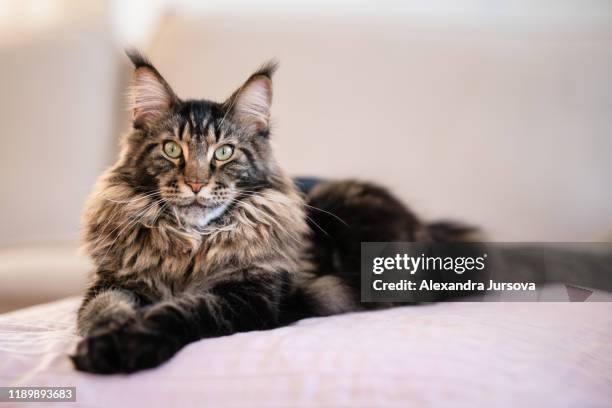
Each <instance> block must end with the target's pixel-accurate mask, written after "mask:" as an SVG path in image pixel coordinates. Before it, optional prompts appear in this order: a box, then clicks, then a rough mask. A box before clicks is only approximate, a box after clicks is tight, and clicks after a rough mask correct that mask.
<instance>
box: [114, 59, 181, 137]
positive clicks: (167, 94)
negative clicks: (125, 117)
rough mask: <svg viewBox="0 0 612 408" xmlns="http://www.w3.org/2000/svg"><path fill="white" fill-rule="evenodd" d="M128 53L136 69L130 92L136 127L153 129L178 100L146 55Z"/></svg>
mask: <svg viewBox="0 0 612 408" xmlns="http://www.w3.org/2000/svg"><path fill="white" fill-rule="evenodd" d="M126 53H127V55H128V57H129V58H130V60H131V61H132V63H133V64H134V68H135V70H134V77H133V80H132V85H131V87H130V92H129V98H130V108H131V109H132V112H133V118H134V127H137V128H138V127H145V128H147V127H151V126H152V125H153V124H154V123H155V122H157V121H158V120H160V119H162V118H163V117H165V116H166V115H167V114H168V111H169V110H170V109H171V108H172V106H173V104H175V103H177V101H178V98H177V97H176V95H175V94H174V92H173V91H172V89H171V88H170V85H168V83H167V82H166V81H165V80H164V78H163V77H162V76H161V75H160V73H159V72H158V71H157V69H156V68H155V67H154V66H153V64H151V63H150V62H149V60H148V59H147V58H146V57H145V56H144V55H142V54H141V53H140V52H138V51H137V50H129V51H127V52H126Z"/></svg>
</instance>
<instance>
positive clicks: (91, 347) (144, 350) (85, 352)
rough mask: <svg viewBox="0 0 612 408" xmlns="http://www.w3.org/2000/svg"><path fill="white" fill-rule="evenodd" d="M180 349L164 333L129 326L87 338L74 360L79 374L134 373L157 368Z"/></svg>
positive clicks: (78, 348)
mask: <svg viewBox="0 0 612 408" xmlns="http://www.w3.org/2000/svg"><path fill="white" fill-rule="evenodd" d="M179 348H180V346H179V344H178V342H176V341H175V340H173V339H172V338H170V337H168V336H166V335H164V334H162V333H157V332H154V331H149V330H146V329H144V328H138V327H129V326H128V327H123V328H121V329H117V330H112V331H107V332H103V333H97V334H93V335H90V336H88V337H85V338H84V339H83V340H81V342H79V344H78V346H77V349H76V352H75V354H74V355H73V356H71V359H72V362H73V364H74V366H75V368H76V369H77V370H80V371H87V372H90V373H97V374H114V373H132V372H135V371H139V370H144V369H147V368H153V367H157V366H158V365H160V364H162V363H164V362H165V361H167V360H168V359H170V357H172V356H173V355H174V354H175V353H176V352H177V351H178V350H179Z"/></svg>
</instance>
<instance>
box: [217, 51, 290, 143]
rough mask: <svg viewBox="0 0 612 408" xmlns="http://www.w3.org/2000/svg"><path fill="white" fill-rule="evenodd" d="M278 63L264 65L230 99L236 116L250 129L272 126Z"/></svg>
mask: <svg viewBox="0 0 612 408" xmlns="http://www.w3.org/2000/svg"><path fill="white" fill-rule="evenodd" d="M277 67H278V64H277V63H276V62H275V61H270V62H268V63H266V64H264V65H262V66H261V67H260V68H259V69H258V70H257V71H256V72H255V73H254V74H253V75H251V76H250V77H249V79H248V80H247V81H246V82H245V83H244V85H242V87H240V89H238V90H237V91H236V92H235V93H234V94H233V95H232V97H231V98H230V100H229V101H228V102H229V104H230V106H231V109H232V113H233V115H234V117H235V118H236V119H237V120H238V122H240V123H241V124H242V125H243V126H245V127H246V128H247V129H248V130H249V131H252V132H261V131H265V130H267V129H268V128H269V126H270V107H271V106H272V75H273V74H274V72H275V71H276V69H277Z"/></svg>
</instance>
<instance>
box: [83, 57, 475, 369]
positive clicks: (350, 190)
mask: <svg viewBox="0 0 612 408" xmlns="http://www.w3.org/2000/svg"><path fill="white" fill-rule="evenodd" d="M129 57H130V58H131V60H132V62H133V64H134V66H135V70H134V78H133V85H132V89H131V103H132V106H131V109H132V112H133V126H132V129H131V131H130V132H129V134H127V135H126V137H125V138H124V140H123V144H122V149H121V153H120V157H119V160H118V161H117V163H116V164H115V165H114V166H113V167H112V168H110V169H109V170H108V171H107V172H106V173H105V174H104V175H103V176H102V177H101V179H100V181H99V183H98V185H97V187H96V189H95V191H94V192H93V193H92V195H91V197H90V200H89V202H88V205H87V208H86V212H85V217H84V222H85V238H84V240H85V248H86V251H87V253H88V254H89V256H90V257H91V259H92V260H93V262H94V264H95V267H96V271H95V279H94V281H93V283H92V284H91V286H90V288H89V290H88V291H87V293H86V295H85V298H84V301H83V303H82V306H81V308H80V310H79V313H78V330H79V333H80V334H81V335H82V336H83V340H82V341H81V342H80V343H79V345H78V347H77V350H76V352H75V354H74V356H72V360H73V362H74V365H75V366H76V368H78V369H79V370H83V371H90V372H96V373H116V372H133V371H137V370H140V369H145V368H150V367H155V366H157V365H159V364H161V363H163V362H164V361H166V360H168V359H169V358H170V357H172V356H173V355H174V354H175V353H176V352H177V351H178V350H180V349H181V348H182V347H183V346H184V345H185V344H187V343H189V342H193V341H195V340H198V339H201V338H206V337H214V336H222V335H227V334H231V333H235V332H239V331H247V330H259V329H267V328H273V327H277V326H279V325H282V324H287V323H289V322H292V321H295V320H297V319H300V318H303V317H307V316H324V315H330V314H335V313H342V312H348V311H354V310H359V309H361V308H363V307H364V306H363V305H362V304H360V302H359V254H360V252H359V251H360V242H362V241H413V240H417V239H432V240H436V239H454V238H455V237H459V236H461V235H462V234H464V233H467V232H469V230H468V229H464V228H462V227H454V226H452V225H446V224H440V225H433V226H432V225H425V224H423V223H421V222H420V221H419V220H418V219H417V218H416V217H415V216H414V215H413V214H412V213H411V212H410V211H409V210H408V209H406V207H404V205H403V204H402V203H400V202H399V201H398V200H397V199H395V198H394V197H393V196H391V195H390V194H389V193H388V192H387V191H386V190H384V189H383V188H380V187H377V186H375V185H371V184H367V183H359V182H355V181H345V182H323V183H319V184H318V185H316V186H315V187H313V188H312V189H311V190H310V191H309V192H308V193H307V194H305V193H303V192H301V191H299V190H298V189H297V188H296V186H295V184H294V182H293V180H292V179H291V178H290V177H288V176H287V174H285V172H284V171H283V170H282V168H281V167H280V166H279V165H278V164H277V162H276V161H275V159H274V156H273V153H272V150H271V148H270V106H271V102H272V75H273V73H274V70H275V65H274V64H267V65H264V66H263V67H262V68H261V69H259V70H258V71H256V72H255V73H254V74H253V75H251V77H250V78H248V79H247V81H246V82H245V83H244V84H243V85H242V86H241V87H240V88H239V89H238V90H237V91H235V92H234V93H233V94H232V95H231V96H230V97H229V98H228V99H227V100H226V101H225V102H223V103H216V102H211V101H207V100H181V99H180V98H179V97H178V96H177V95H176V94H175V93H174V92H173V91H172V89H171V87H170V85H169V84H168V83H167V82H166V81H165V80H164V78H163V77H162V76H161V75H160V74H159V72H158V71H157V70H156V69H155V67H154V66H153V65H152V64H151V63H150V62H149V61H148V60H147V59H146V58H144V57H143V56H142V55H140V54H138V53H137V52H130V53H129Z"/></svg>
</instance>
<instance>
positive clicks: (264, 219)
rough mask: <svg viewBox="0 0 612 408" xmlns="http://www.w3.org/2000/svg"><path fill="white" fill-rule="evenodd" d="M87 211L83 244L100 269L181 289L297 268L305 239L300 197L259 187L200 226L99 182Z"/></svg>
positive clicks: (303, 216)
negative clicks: (243, 274)
mask: <svg viewBox="0 0 612 408" xmlns="http://www.w3.org/2000/svg"><path fill="white" fill-rule="evenodd" d="M99 191H100V193H98V194H95V195H94V199H93V200H92V201H91V202H90V204H89V206H88V210H87V214H86V218H87V219H88V220H89V223H88V224H87V225H86V236H85V247H86V251H87V252H88V253H89V255H90V256H91V258H92V259H93V260H94V262H95V264H96V266H97V268H98V270H105V271H114V272H113V273H116V274H117V275H120V276H125V277H129V276H134V277H136V276H138V277H140V278H144V277H145V276H146V277H148V278H149V279H156V278H160V279H163V280H165V281H173V285H174V284H179V285H178V286H179V287H189V286H192V285H193V284H196V285H197V286H202V285H204V286H206V285H205V283H206V282H210V283H212V282H213V281H215V280H217V279H220V278H222V277H223V276H225V275H227V274H233V273H236V272H239V271H241V270H244V269H247V268H248V269H250V270H253V269H255V270H258V271H264V272H271V273H274V272H289V273H293V272H295V271H298V270H299V269H300V267H301V263H302V257H303V254H304V253H305V250H304V245H305V243H306V242H307V241H308V237H307V231H308V227H307V224H306V222H305V213H304V208H303V202H302V198H301V197H300V196H299V194H298V193H297V192H296V191H295V190H294V189H293V188H292V187H291V188H289V189H288V190H287V191H284V192H281V191H278V190H273V189H269V190H264V191H261V192H260V193H259V194H257V195H251V196H248V197H244V198H242V199H241V200H238V201H237V202H236V203H235V204H234V205H233V206H232V207H231V208H228V209H227V212H226V213H225V214H223V215H222V216H221V217H219V219H218V220H217V222H214V223H212V224H209V225H207V226H206V227H204V228H202V229H195V228H193V227H188V226H185V225H181V223H180V220H179V219H178V217H175V216H174V214H173V212H172V210H171V209H169V208H165V206H164V204H163V202H157V201H155V200H152V199H147V198H146V197H145V198H143V197H142V196H136V197H135V196H134V195H133V193H132V192H131V191H130V189H129V188H128V187H122V186H117V185H116V186H112V185H109V184H108V183H107V182H105V181H103V185H102V186H101V189H100V190H99Z"/></svg>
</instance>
